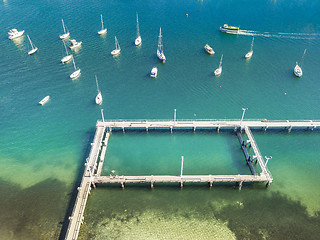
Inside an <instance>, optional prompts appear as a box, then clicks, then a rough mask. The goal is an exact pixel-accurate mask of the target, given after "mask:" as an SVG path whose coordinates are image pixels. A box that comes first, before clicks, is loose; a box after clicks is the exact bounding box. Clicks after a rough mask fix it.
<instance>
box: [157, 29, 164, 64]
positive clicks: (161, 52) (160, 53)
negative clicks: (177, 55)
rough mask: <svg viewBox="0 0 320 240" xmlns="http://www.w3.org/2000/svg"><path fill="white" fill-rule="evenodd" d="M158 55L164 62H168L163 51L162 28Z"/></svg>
mask: <svg viewBox="0 0 320 240" xmlns="http://www.w3.org/2000/svg"><path fill="white" fill-rule="evenodd" d="M157 57H158V58H159V60H160V61H161V62H163V63H165V62H166V56H165V55H164V53H163V45H162V35H161V28H160V33H159V40H158V49H157Z"/></svg>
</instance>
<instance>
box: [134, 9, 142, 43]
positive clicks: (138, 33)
mask: <svg viewBox="0 0 320 240" xmlns="http://www.w3.org/2000/svg"><path fill="white" fill-rule="evenodd" d="M141 43H142V39H141V36H140V30H139V20H138V13H137V38H136V40H135V41H134V44H135V45H136V46H140V45H141Z"/></svg>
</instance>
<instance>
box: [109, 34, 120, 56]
mask: <svg viewBox="0 0 320 240" xmlns="http://www.w3.org/2000/svg"><path fill="white" fill-rule="evenodd" d="M114 41H115V45H116V49H114V50H112V52H111V55H112V56H117V55H119V54H120V51H121V48H120V44H119V42H118V39H117V37H116V36H115V37H114Z"/></svg>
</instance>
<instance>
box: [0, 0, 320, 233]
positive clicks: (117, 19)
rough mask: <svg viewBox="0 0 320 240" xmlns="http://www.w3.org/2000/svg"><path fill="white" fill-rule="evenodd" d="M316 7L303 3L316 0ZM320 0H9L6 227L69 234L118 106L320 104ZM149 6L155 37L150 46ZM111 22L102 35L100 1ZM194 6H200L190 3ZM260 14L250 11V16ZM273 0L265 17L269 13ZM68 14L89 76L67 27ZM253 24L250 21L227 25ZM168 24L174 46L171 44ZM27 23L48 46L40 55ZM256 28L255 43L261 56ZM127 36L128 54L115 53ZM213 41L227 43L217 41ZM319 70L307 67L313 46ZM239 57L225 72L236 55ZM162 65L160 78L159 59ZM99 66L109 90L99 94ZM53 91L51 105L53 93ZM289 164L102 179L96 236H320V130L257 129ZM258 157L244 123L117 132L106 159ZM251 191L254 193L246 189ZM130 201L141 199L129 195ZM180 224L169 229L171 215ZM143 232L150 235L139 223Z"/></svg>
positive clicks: (114, 166) (4, 14)
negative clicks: (172, 180)
mask: <svg viewBox="0 0 320 240" xmlns="http://www.w3.org/2000/svg"><path fill="white" fill-rule="evenodd" d="M301 9H303V11H302V10H301ZM319 9H320V4H319V2H317V1H304V2H301V1H287V0H286V1H264V2H261V1H251V0H249V1H246V2H238V1H234V0H230V1H212V0H211V1H210V0H209V1H191V0H187V1H184V2H183V4H181V1H177V0H173V1H167V0H160V1H149V0H148V1H141V0H135V1H132V0H131V1H129V0H124V1H114V0H113V1H105V2H95V1H57V0H54V1H42V0H40V1H37V2H35V1H31V0H22V1H17V0H6V1H2V2H1V3H0V15H1V21H0V29H2V31H1V32H0V52H1V54H0V113H1V120H0V130H1V131H0V132H1V137H0V146H1V147H0V169H1V171H0V179H1V180H0V192H1V194H0V208H1V209H2V211H1V214H0V239H58V238H59V236H60V231H61V228H62V226H63V224H64V223H65V221H66V219H67V217H68V214H69V212H68V210H69V211H70V209H69V202H70V200H72V199H73V198H72V196H73V195H72V194H73V193H74V192H73V191H74V190H75V189H76V187H77V184H78V181H79V179H80V177H81V174H82V171H83V164H84V162H85V158H86V157H87V156H88V154H89V150H90V142H91V141H92V139H93V135H94V131H95V123H96V121H97V119H99V118H101V114H100V109H101V108H103V109H104V116H105V118H107V119H119V118H122V119H126V118H130V119H138V118H139V119H149V118H152V119H169V118H172V117H173V110H174V109H177V117H178V118H180V119H204V118H230V119H231V118H240V117H241V114H242V110H241V108H242V107H248V111H247V112H246V115H245V118H262V119H264V118H267V119H319V116H320V110H319V107H318V105H319V91H320V81H319V80H318V72H317V69H318V68H319V66H318V65H319V63H318V62H319V61H318V59H319V57H318V56H319V54H320V48H319V40H320V22H319V18H318V12H319ZM136 12H138V13H139V23H140V33H141V36H142V45H141V47H138V48H137V47H135V46H134V39H135V37H136ZM101 13H102V14H103V17H104V23H105V26H106V27H107V28H108V33H107V34H106V35H105V36H103V37H100V36H98V34H97V31H98V30H100V14H101ZM186 13H188V17H186ZM248 14H250V17H248ZM262 16H263V17H262ZM61 18H63V19H64V22H65V23H66V25H67V27H68V29H69V30H70V33H71V37H72V38H75V39H76V40H78V41H83V43H82V47H81V48H80V49H79V51H77V52H75V53H74V58H75V62H76V65H77V66H78V67H80V68H81V76H80V77H79V78H78V79H77V80H75V81H72V80H70V79H69V75H70V74H71V72H72V71H73V66H72V64H71V63H68V64H65V65H63V64H61V63H60V59H61V58H62V57H63V56H64V54H65V50H64V47H63V44H62V42H61V40H59V34H62V25H61ZM224 23H228V24H230V25H236V26H238V25H240V28H241V29H242V30H246V31H244V33H245V34H241V35H239V36H234V35H228V34H223V33H220V32H219V30H218V29H219V26H221V25H222V24H224ZM160 27H161V28H162V34H163V44H164V52H165V54H166V57H167V62H166V63H165V64H161V63H160V62H159V61H158V60H157V58H156V48H157V41H158V34H159V28H160ZM11 28H17V29H18V30H22V29H24V30H25V31H26V34H28V35H29V36H30V37H31V39H32V42H33V43H34V45H35V46H37V47H38V48H39V51H38V52H37V53H36V54H35V55H33V56H28V55H27V51H28V50H29V49H30V46H29V42H28V40H27V37H26V36H24V37H23V38H21V39H19V40H17V41H10V40H8V39H7V31H9V30H10V29H11ZM252 35H254V36H255V42H254V54H253V57H252V59H251V60H249V61H246V60H245V59H244V57H243V56H244V55H245V54H246V53H247V52H248V51H249V49H250V44H251V40H252ZM114 36H117V39H118V41H119V43H120V46H121V49H122V50H121V54H120V56H119V57H117V58H113V57H111V55H110V52H111V51H112V50H113V49H114ZM206 43H208V44H209V45H210V46H212V47H213V49H214V50H215V52H216V54H215V55H213V56H209V55H208V54H206V53H205V52H204V50H203V47H204V45H205V44H206ZM305 48H307V54H306V56H305V58H304V60H303V63H302V69H303V76H302V78H301V79H297V78H295V77H294V76H293V67H294V66H295V62H296V61H300V58H301V56H302V53H303V51H304V49H305ZM221 54H224V58H223V72H222V75H221V76H220V77H219V78H215V77H214V76H213V71H214V69H215V68H217V67H218V65H219V61H220V56H221ZM154 66H157V67H158V69H159V72H158V77H157V78H156V79H151V78H150V77H149V73H150V71H151V69H152V67H154ZM94 74H97V76H98V80H99V87H100V90H101V91H102V95H103V104H102V106H101V107H98V106H96V105H95V103H94V97H95V95H96V85H95V78H94ZM46 95H50V101H49V102H48V103H47V104H46V105H45V106H42V107H41V106H39V105H38V102H39V101H40V100H41V99H42V98H43V97H45V96H46ZM253 134H254V136H255V139H256V140H257V143H258V146H259V148H260V150H261V152H262V154H263V155H267V156H269V155H272V156H273V158H272V160H270V162H269V163H268V167H269V169H270V171H271V173H272V175H273V177H274V181H273V183H272V184H271V187H270V188H269V189H265V187H264V185H263V184H256V185H245V186H244V187H243V189H242V191H241V192H239V191H238V188H236V187H235V186H233V185H228V186H224V185H218V186H214V187H213V189H211V190H210V189H209V188H208V187H207V186H206V185H200V186H199V185H189V184H186V186H185V187H184V189H183V190H180V189H179V188H178V187H177V186H176V185H159V186H157V185H156V186H155V189H154V190H150V189H149V186H147V185H141V186H140V185H139V186H130V185H129V186H127V187H126V189H125V190H121V189H120V188H119V186H107V187H103V186H99V187H98V188H97V189H95V190H94V191H92V195H91V196H90V198H89V200H88V205H87V209H86V212H85V223H84V225H82V228H81V233H80V236H79V238H81V239H88V238H93V239H108V238H109V239H132V238H137V236H138V237H139V236H140V238H141V239H173V238H176V239H179V238H180V239H182V238H183V239H191V238H193V239H195V238H198V239H199V238H200V239H209V238H211V239H212V237H214V238H217V239H219V238H220V239H234V238H236V239H266V238H267V239H280V238H281V239H283V238H284V239H301V238H303V239H317V236H318V235H319V231H320V230H319V211H320V208H319V204H318V199H319V197H320V191H319V189H318V184H317V183H318V182H319V180H320V177H319V174H318V172H319V170H320V158H319V156H320V152H319V143H320V137H319V131H318V130H317V131H314V132H308V131H298V132H295V131H293V132H292V133H290V134H288V133H287V132H285V131H273V132H272V131H269V130H268V131H267V133H264V132H259V131H254V132H253ZM182 155H183V156H184V157H185V162H184V163H185V164H184V173H185V174H209V173H217V174H227V173H228V174H237V173H244V174H246V173H249V169H248V168H247V167H246V164H245V160H244V158H243V154H242V152H241V149H240V146H239V143H238V140H237V138H236V136H235V135H233V134H231V133H229V132H221V133H220V134H217V133H216V132H199V131H197V132H196V133H195V134H194V133H193V132H175V133H173V134H170V133H169V132H161V133H154V132H149V134H147V133H144V132H141V133H130V132H127V133H125V134H124V135H123V134H122V133H113V134H112V136H111V138H110V142H109V145H108V151H107V157H106V162H105V165H104V168H103V173H104V174H109V173H110V171H111V170H116V172H117V173H118V174H179V173H180V163H181V156H182ZM239 202H242V203H243V205H239ZM125 210H127V211H125ZM161 229H165V231H161ZM139 234H140V235H139Z"/></svg>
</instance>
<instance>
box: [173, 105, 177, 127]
mask: <svg viewBox="0 0 320 240" xmlns="http://www.w3.org/2000/svg"><path fill="white" fill-rule="evenodd" d="M176 120H177V109H174V113H173V123H174V124H176Z"/></svg>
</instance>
